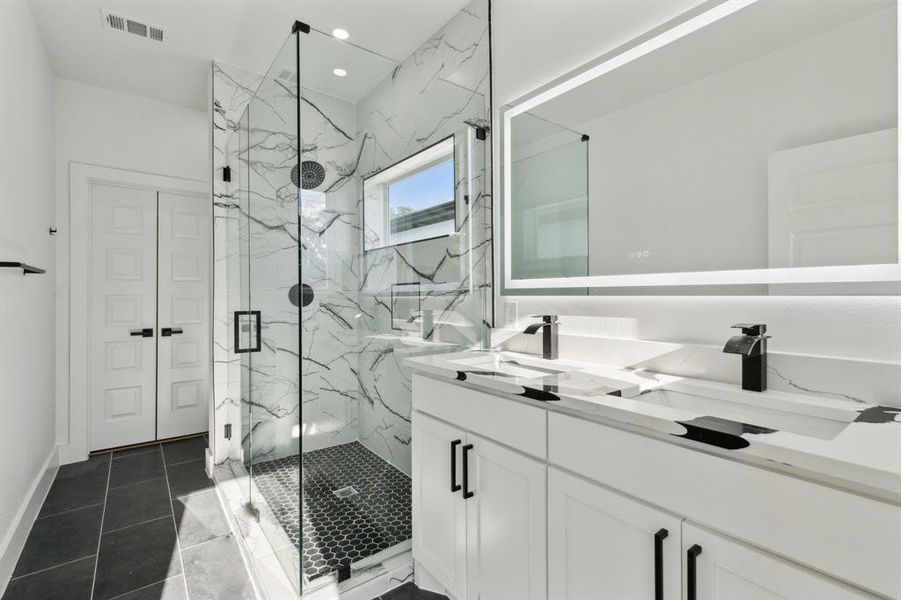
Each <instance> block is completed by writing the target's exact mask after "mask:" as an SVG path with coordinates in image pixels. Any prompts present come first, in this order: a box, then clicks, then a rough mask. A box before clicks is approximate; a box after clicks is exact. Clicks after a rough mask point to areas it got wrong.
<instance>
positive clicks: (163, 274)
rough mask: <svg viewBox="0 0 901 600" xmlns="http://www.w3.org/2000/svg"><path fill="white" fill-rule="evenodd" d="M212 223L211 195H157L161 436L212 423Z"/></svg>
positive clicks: (159, 407) (158, 401)
mask: <svg viewBox="0 0 901 600" xmlns="http://www.w3.org/2000/svg"><path fill="white" fill-rule="evenodd" d="M210 223H211V214H210V203H209V199H208V198H206V197H204V196H196V195H187V194H174V193H167V192H160V193H159V288H158V305H159V309H158V314H159V321H158V322H159V328H160V334H159V341H158V345H159V368H158V372H159V382H158V392H157V393H158V399H157V414H158V419H159V421H158V426H157V427H158V432H157V437H158V438H159V439H165V438H170V437H175V436H180V435H187V434H191V433H199V432H202V431H206V430H207V428H208V426H209V414H208V412H209V398H210V394H211V388H210V378H211V377H210V375H211V370H212V369H211V363H210V295H211V282H210V231H211V225H210Z"/></svg>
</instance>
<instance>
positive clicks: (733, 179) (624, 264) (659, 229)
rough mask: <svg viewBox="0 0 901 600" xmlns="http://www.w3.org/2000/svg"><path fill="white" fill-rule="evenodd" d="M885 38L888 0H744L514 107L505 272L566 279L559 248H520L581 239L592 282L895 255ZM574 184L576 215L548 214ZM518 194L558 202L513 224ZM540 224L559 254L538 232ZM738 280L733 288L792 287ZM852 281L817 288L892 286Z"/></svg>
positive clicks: (893, 34) (529, 203)
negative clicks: (578, 144) (578, 190)
mask: <svg viewBox="0 0 901 600" xmlns="http://www.w3.org/2000/svg"><path fill="white" fill-rule="evenodd" d="M897 48H898V46H897V7H896V3H895V2H894V1H893V0H885V1H881V0H873V1H866V2H860V1H858V0H833V1H829V2H826V1H797V2H785V1H783V0H759V1H758V2H755V3H752V4H750V5H749V6H747V7H745V8H741V9H740V10H737V11H735V12H733V13H732V14H730V15H728V16H726V17H724V18H722V19H720V20H718V21H715V22H713V23H711V24H709V25H707V26H705V27H703V28H701V29H698V30H697V31H694V32H693V33H691V34H689V35H687V36H685V37H682V38H681V39H677V40H675V41H673V42H671V43H669V44H666V45H664V46H663V47H661V48H660V49H658V50H655V51H652V52H649V53H647V54H645V55H644V56H641V57H640V58H638V59H636V60H633V61H631V62H628V63H626V64H624V65H623V66H621V67H619V68H616V69H613V70H610V71H608V72H606V73H604V74H603V75H601V76H599V77H596V78H594V79H590V80H588V81H585V82H584V83H582V84H581V85H579V86H577V87H574V88H572V89H570V90H568V91H566V92H564V93H562V94H559V95H556V96H553V95H551V96H553V97H550V98H549V99H548V100H547V101H545V102H543V103H541V104H538V105H536V106H533V107H531V108H529V109H528V112H520V113H519V114H516V111H515V108H516V107H515V106H514V111H513V113H514V114H515V116H513V117H512V119H511V120H510V125H509V130H508V131H506V132H505V133H506V134H507V135H509V136H510V140H511V144H510V147H511V150H512V152H511V157H510V159H509V160H510V161H511V162H510V165H511V166H510V170H511V177H510V180H509V181H510V183H509V189H507V190H506V193H507V194H509V196H508V199H509V206H511V210H510V213H511V216H512V217H513V218H512V226H511V227H510V232H509V234H510V236H511V237H510V242H511V243H510V249H511V256H510V257H509V258H510V264H511V265H512V268H511V270H510V271H511V272H510V275H511V276H512V278H513V279H536V278H547V277H571V276H574V275H579V273H578V272H577V271H578V269H577V268H576V267H575V265H576V264H577V263H578V261H577V259H576V257H575V256H569V255H567V256H566V257H565V261H564V260H561V261H560V262H558V264H555V265H550V263H547V264H548V266H547V268H545V264H544V263H541V262H540V260H538V261H536V260H534V258H535V257H538V258H540V257H541V256H542V252H544V253H545V254H547V253H549V252H550V253H551V254H552V255H553V252H557V255H555V256H557V257H558V260H559V259H560V257H559V255H560V254H567V253H568V252H569V251H570V250H575V249H576V243H575V242H574V241H573V240H579V241H581V240H585V241H586V242H587V246H586V248H585V255H584V256H583V257H582V260H583V261H584V262H583V264H585V262H587V269H588V272H587V274H588V275H589V276H595V277H610V276H633V275H642V274H660V275H663V274H674V273H678V274H682V273H693V272H710V271H736V270H750V269H758V270H759V269H774V268H787V267H840V266H848V265H889V264H892V265H896V264H897V263H898V258H899V257H898V245H899V233H898V130H897V126H898V50H897ZM536 124H540V125H536ZM567 131H569V132H576V131H577V132H580V134H582V133H584V134H587V135H588V136H589V138H590V141H589V142H587V144H585V145H584V147H583V148H582V152H584V153H585V155H586V157H587V167H586V168H587V173H585V172H583V171H582V165H583V164H585V163H584V162H580V161H579V160H574V159H575V153H576V151H575V150H574V149H572V150H568V149H567V148H566V146H565V144H563V143H557V140H559V139H562V137H563V132H567ZM572 136H573V138H577V136H578V134H575V133H572ZM542 144H543V146H542ZM573 146H574V147H575V144H574V145H573ZM532 147H534V148H535V149H534V150H533V149H532ZM568 151H569V152H571V153H572V154H567V152H568ZM530 157H538V158H537V160H534V159H532V158H530ZM529 160H533V164H528V163H527V162H526V161H529ZM554 161H558V163H557V164H555V163H554ZM543 165H554V167H555V168H554V170H551V169H543V168H542V166H543ZM524 171H528V172H527V173H526V172H524ZM551 173H553V175H551ZM550 179H553V180H554V182H553V184H552V183H550V182H549V181H548V180H550ZM562 179H566V181H565V183H564V182H562V181H561V180H562ZM586 183H587V185H586ZM542 185H544V186H545V187H544V188H542V187H541V186H542ZM574 187H583V188H587V189H585V190H583V193H584V194H585V195H587V198H588V200H587V203H586V204H587V206H586V208H587V210H585V211H584V212H583V214H584V215H585V220H584V221H583V222H581V223H576V222H569V221H568V222H567V225H566V227H565V228H563V227H559V226H558V225H557V221H555V220H554V219H556V220H558V221H562V220H563V219H564V217H562V216H560V215H561V212H563V211H564V209H563V208H562V207H564V206H566V204H565V203H566V196H567V195H574V194H572V193H571V192H570V191H569V189H571V188H574ZM564 190H567V191H564ZM555 193H557V194H556V195H555ZM536 196H539V197H538V198H536ZM536 205H540V206H543V207H559V208H560V212H554V213H553V214H554V218H553V219H551V220H550V221H548V220H546V219H545V218H544V217H543V216H542V217H539V218H535V219H532V220H529V219H526V218H525V216H524V215H526V214H528V211H529V210H535V208H534V207H535V206H536ZM549 222H550V223H551V225H550V226H551V227H558V229H557V231H556V232H555V233H554V235H556V236H558V237H563V235H568V236H569V237H568V239H567V240H566V242H565V243H562V244H563V245H564V246H565V249H561V248H558V247H557V246H555V244H554V243H553V242H547V241H545V240H544V238H545V237H546V236H545V235H544V232H545V231H546V228H547V227H548V223H549ZM577 230H579V232H578V234H576V233H575V232H576V231H577ZM571 243H572V245H570V244H571ZM558 245H559V244H558ZM549 247H550V248H553V250H547V248H549ZM661 280H662V279H661ZM672 280H673V278H672V277H671V278H669V283H667V284H666V285H670V284H672V283H673V282H672ZM594 281H595V280H593V283H594ZM756 281H757V285H753V286H747V287H746V288H744V291H736V292H735V293H764V294H766V293H793V292H794V291H796V290H795V288H793V287H792V286H793V285H794V284H793V283H788V284H786V283H783V284H780V285H778V286H776V285H774V284H773V283H769V284H767V283H762V284H761V283H760V281H761V280H760V279H759V278H758V279H757V280H756ZM705 283H716V282H705ZM729 283H730V284H733V286H734V284H742V283H745V282H743V281H740V280H739V278H737V277H736V278H732V279H731V280H730V281H729ZM649 284H650V285H654V283H653V282H650V283H649V282H648V281H645V282H643V283H642V285H643V286H644V285H649ZM601 285H604V284H603V283H602V284H601ZM854 285H857V284H854ZM854 285H852V284H838V285H836V284H833V285H832V287H831V288H830V289H831V293H883V292H885V291H890V290H894V289H896V288H897V285H896V284H889V285H888V287H886V286H885V285H884V284H881V285H882V287H880V284H876V283H872V284H867V285H869V286H871V287H867V285H864V286H863V287H860V286H859V285H858V286H857V287H856V288H855V287H854ZM843 286H844V287H843ZM739 287H740V286H739ZM852 288H853V290H856V291H853V290H852ZM658 291H659V288H658ZM647 293H651V290H650V289H649V290H647ZM730 293H731V292H730Z"/></svg>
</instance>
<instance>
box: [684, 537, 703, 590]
mask: <svg viewBox="0 0 901 600" xmlns="http://www.w3.org/2000/svg"><path fill="white" fill-rule="evenodd" d="M700 553H701V547H700V546H698V545H697V544H695V545H694V546H692V547H691V548H689V549H688V552H686V553H685V554H686V558H687V559H688V560H687V563H688V564H687V570H688V579H687V582H686V585H685V598H686V600H697V599H698V565H697V556H698V554H700Z"/></svg>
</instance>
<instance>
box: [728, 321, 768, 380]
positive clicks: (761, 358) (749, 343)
mask: <svg viewBox="0 0 901 600" xmlns="http://www.w3.org/2000/svg"><path fill="white" fill-rule="evenodd" d="M732 329H741V335H736V336H734V337H731V338H729V341H727V342H726V345H725V347H723V352H725V353H726V354H740V355H741V389H743V390H748V391H751V392H763V391H766V341H767V339H768V338H769V337H770V336H768V335H764V334H765V333H766V325H764V324H763V323H759V324H753V323H738V324H736V325H733V326H732Z"/></svg>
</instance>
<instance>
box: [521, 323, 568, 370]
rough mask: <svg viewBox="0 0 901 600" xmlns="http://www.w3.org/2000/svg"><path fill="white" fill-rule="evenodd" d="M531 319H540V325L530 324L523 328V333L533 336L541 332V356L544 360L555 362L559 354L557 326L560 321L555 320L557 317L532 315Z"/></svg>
mask: <svg viewBox="0 0 901 600" xmlns="http://www.w3.org/2000/svg"><path fill="white" fill-rule="evenodd" d="M532 316H533V317H541V322H540V323H532V324H531V325H529V326H528V327H526V328H525V330H524V331H523V333H527V334H529V335H535V334H536V333H538V330H539V329H541V330H543V333H542V340H541V356H542V358H544V359H545V360H557V357H558V355H559V354H560V352H559V350H560V343H559V339H558V338H559V335H558V330H559V325H560V321H558V320H557V315H532Z"/></svg>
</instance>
